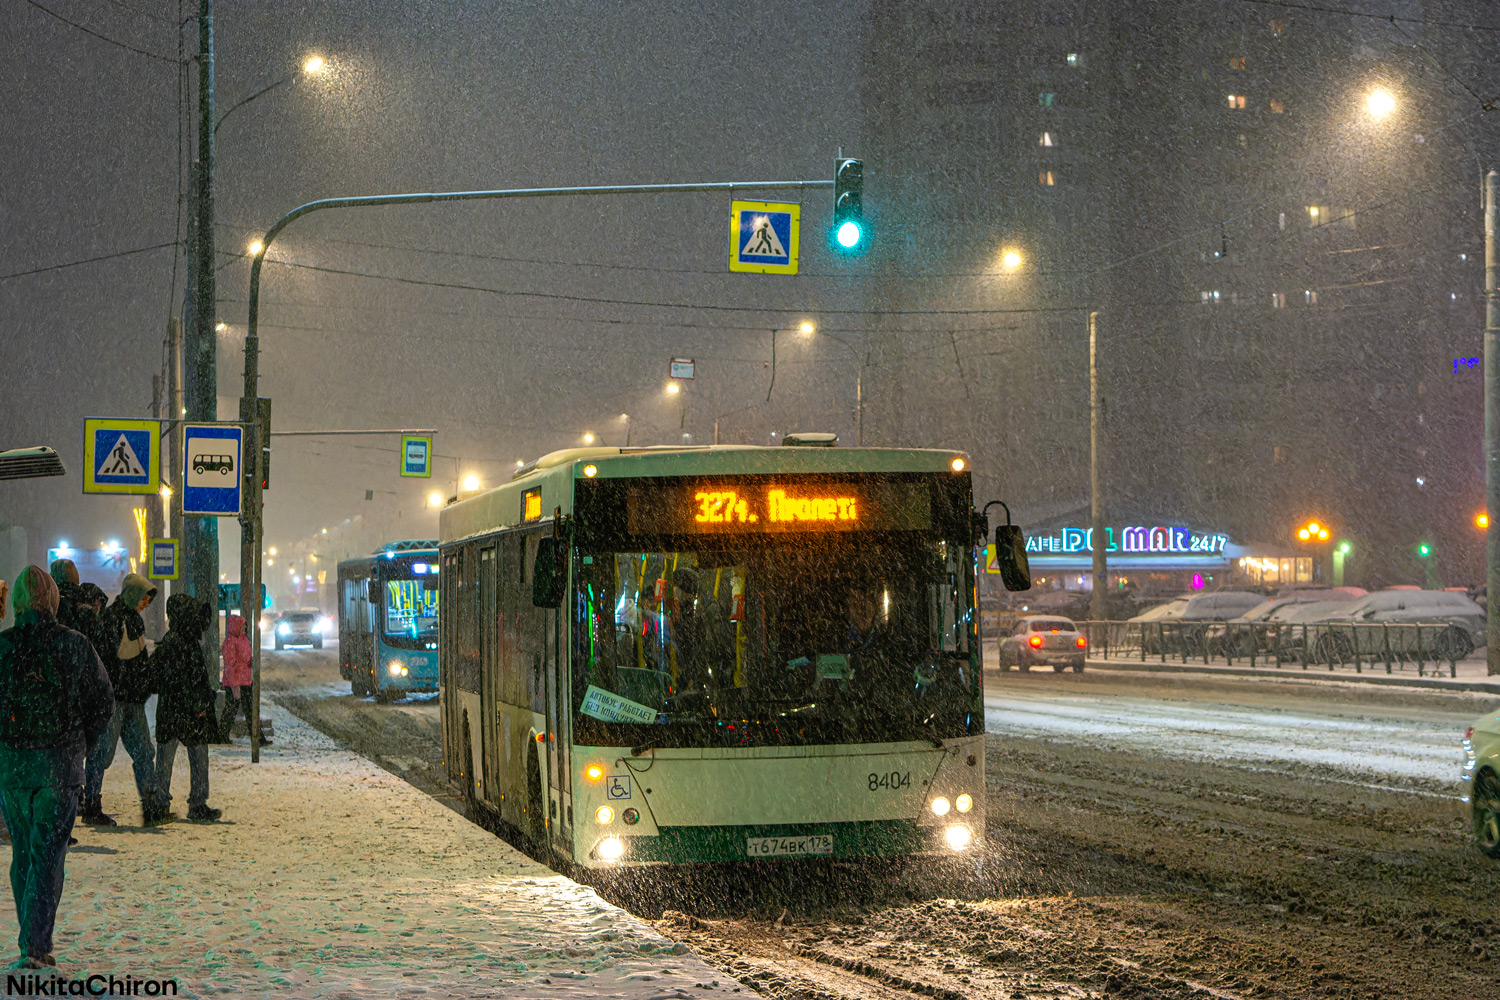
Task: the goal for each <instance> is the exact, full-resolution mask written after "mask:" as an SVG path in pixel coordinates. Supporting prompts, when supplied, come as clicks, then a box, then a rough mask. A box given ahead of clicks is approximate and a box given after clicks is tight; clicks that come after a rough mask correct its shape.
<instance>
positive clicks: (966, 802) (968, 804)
mask: <svg viewBox="0 0 1500 1000" xmlns="http://www.w3.org/2000/svg"><path fill="white" fill-rule="evenodd" d="M953 804H954V806H956V807H957V808H958V811H959V812H961V813H966V812H968V811H969V810H970V809H973V808H974V796H972V795H970V794H969V793H968V792H964V793H963V794H962V795H960V796H959V797H958V798H956V799H954V800H953Z"/></svg>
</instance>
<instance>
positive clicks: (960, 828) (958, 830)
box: [943, 823, 974, 851]
mask: <svg viewBox="0 0 1500 1000" xmlns="http://www.w3.org/2000/svg"><path fill="white" fill-rule="evenodd" d="M943 838H944V839H945V840H947V841H948V846H949V847H951V848H953V849H954V850H955V851H961V850H963V849H964V848H966V847H968V846H969V841H970V840H972V839H973V838H974V834H973V832H972V831H971V830H970V829H969V828H968V827H966V826H964V825H963V824H962V823H954V824H953V825H952V826H950V827H948V829H946V830H944V831H943Z"/></svg>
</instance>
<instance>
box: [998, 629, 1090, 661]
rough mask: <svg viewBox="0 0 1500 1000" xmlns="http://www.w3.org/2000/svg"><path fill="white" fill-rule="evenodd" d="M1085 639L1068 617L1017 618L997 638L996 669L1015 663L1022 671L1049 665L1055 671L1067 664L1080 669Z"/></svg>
mask: <svg viewBox="0 0 1500 1000" xmlns="http://www.w3.org/2000/svg"><path fill="white" fill-rule="evenodd" d="M1088 648H1089V642H1088V639H1087V638H1086V637H1085V636H1084V635H1083V633H1082V632H1079V631H1078V626H1077V625H1074V624H1073V621H1072V619H1070V618H1061V617H1059V616H1057V615H1027V616H1026V617H1023V618H1017V619H1016V620H1015V622H1014V623H1013V624H1012V626H1011V630H1010V634H1009V635H1006V636H1004V637H1002V638H1001V640H1000V669H1002V670H1008V669H1010V667H1012V666H1015V667H1017V668H1019V669H1020V671H1021V672H1022V673H1025V672H1027V671H1028V670H1030V669H1031V668H1032V667H1037V666H1050V667H1052V669H1053V670H1055V671H1057V672H1058V673H1062V672H1063V671H1064V670H1065V669H1067V668H1068V667H1072V668H1073V670H1074V671H1075V672H1078V673H1081V672H1082V671H1083V659H1084V657H1085V656H1086V655H1087V654H1088Z"/></svg>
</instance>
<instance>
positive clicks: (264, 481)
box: [240, 396, 271, 495]
mask: <svg viewBox="0 0 1500 1000" xmlns="http://www.w3.org/2000/svg"><path fill="white" fill-rule="evenodd" d="M245 402H246V401H245V400H244V399H243V398H241V399H240V420H241V421H242V422H244V423H249V422H250V421H252V420H253V421H255V440H256V441H257V442H259V444H260V461H261V466H260V488H261V489H262V490H265V489H269V488H270V486H271V401H270V400H269V399H267V398H266V397H265V396H261V397H260V398H259V399H257V400H256V401H255V406H254V408H253V409H254V411H255V412H254V413H253V414H252V413H249V412H247V407H246V405H245ZM254 460H255V456H254V454H247V455H245V462H244V465H245V478H244V483H243V484H244V487H245V492H246V494H247V495H248V494H249V491H250V486H251V482H252V480H251V479H250V477H251V476H252V475H254V474H255V466H254V464H253V462H254Z"/></svg>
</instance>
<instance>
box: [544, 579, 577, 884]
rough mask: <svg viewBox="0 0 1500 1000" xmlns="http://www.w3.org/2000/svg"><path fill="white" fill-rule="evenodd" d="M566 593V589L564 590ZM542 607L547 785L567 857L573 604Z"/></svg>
mask: <svg viewBox="0 0 1500 1000" xmlns="http://www.w3.org/2000/svg"><path fill="white" fill-rule="evenodd" d="M564 593H567V591H564ZM571 603H572V602H571V601H569V600H568V599H567V598H564V599H563V604H562V607H561V608H556V609H553V608H545V609H543V610H542V650H543V659H542V676H543V677H544V678H545V679H546V685H547V772H548V774H547V786H548V797H549V798H550V799H551V800H552V801H551V802H550V803H548V807H547V808H548V812H549V814H550V815H551V817H552V823H551V824H550V829H551V834H552V835H551V837H550V840H551V842H552V847H553V849H554V850H557V851H560V852H562V853H563V855H564V856H565V857H571V856H572V853H573V780H572V774H573V767H572V754H571V753H570V752H569V751H570V750H571V748H572V738H573V737H572V733H573V727H572V725H571V723H572V712H571V706H570V704H569V700H568V698H569V695H568V657H567V653H566V649H567V647H566V646H564V645H563V643H564V642H565V638H566V637H565V635H564V629H563V618H564V616H565V615H566V614H567V612H568V609H569V607H570V605H571Z"/></svg>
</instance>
